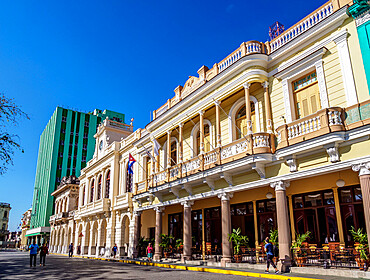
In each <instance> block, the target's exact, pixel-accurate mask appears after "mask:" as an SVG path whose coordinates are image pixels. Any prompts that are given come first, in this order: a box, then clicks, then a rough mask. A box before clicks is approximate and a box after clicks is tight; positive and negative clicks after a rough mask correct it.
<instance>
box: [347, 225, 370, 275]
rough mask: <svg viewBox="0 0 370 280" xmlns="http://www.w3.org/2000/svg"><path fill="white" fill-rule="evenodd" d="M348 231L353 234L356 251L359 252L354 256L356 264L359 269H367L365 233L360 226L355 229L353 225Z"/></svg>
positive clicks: (367, 256) (367, 257)
mask: <svg viewBox="0 0 370 280" xmlns="http://www.w3.org/2000/svg"><path fill="white" fill-rule="evenodd" d="M350 233H351V234H352V236H353V240H354V241H355V242H357V244H356V251H357V252H359V256H358V257H357V258H356V262H357V265H358V266H359V267H360V269H361V270H367V267H368V261H369V254H368V247H369V246H368V241H367V234H366V233H363V232H362V228H359V229H358V230H357V231H356V230H355V228H354V227H353V226H352V228H351V229H350Z"/></svg>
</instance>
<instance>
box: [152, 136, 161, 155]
mask: <svg viewBox="0 0 370 280" xmlns="http://www.w3.org/2000/svg"><path fill="white" fill-rule="evenodd" d="M153 145H154V156H155V157H156V156H158V155H159V149H160V148H161V145H160V144H159V143H158V141H157V140H156V139H155V138H154V137H153Z"/></svg>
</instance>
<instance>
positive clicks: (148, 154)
mask: <svg viewBox="0 0 370 280" xmlns="http://www.w3.org/2000/svg"><path fill="white" fill-rule="evenodd" d="M142 146H143V148H144V150H145V153H146V154H147V156H148V157H149V158H150V159H151V160H153V161H155V158H154V157H153V155H152V154H151V153H150V152H149V151H148V150H147V149H146V148H145V147H144V145H142Z"/></svg>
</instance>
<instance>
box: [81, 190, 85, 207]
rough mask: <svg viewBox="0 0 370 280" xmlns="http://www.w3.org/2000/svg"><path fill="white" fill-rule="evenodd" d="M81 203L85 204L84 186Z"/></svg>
mask: <svg viewBox="0 0 370 280" xmlns="http://www.w3.org/2000/svg"><path fill="white" fill-rule="evenodd" d="M81 204H82V205H84V204H85V186H83V187H82V203H81Z"/></svg>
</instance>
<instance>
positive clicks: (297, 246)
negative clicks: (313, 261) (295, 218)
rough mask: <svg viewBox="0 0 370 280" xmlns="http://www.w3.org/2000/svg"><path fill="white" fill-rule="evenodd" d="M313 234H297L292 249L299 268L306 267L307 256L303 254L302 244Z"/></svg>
mask: <svg viewBox="0 0 370 280" xmlns="http://www.w3.org/2000/svg"><path fill="white" fill-rule="evenodd" d="M310 235H311V232H309V231H307V232H306V233H302V234H297V235H296V240H295V241H294V242H293V243H292V249H293V253H294V259H295V261H296V263H297V265H298V266H304V265H305V263H306V254H305V252H302V250H301V248H302V243H303V242H305V241H306V239H308V238H310Z"/></svg>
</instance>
